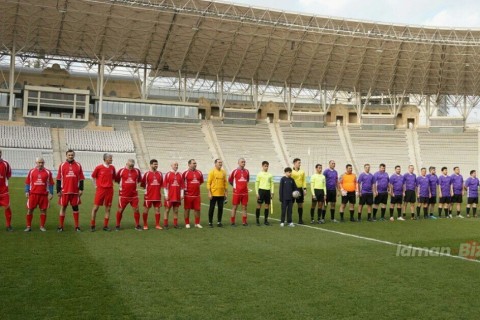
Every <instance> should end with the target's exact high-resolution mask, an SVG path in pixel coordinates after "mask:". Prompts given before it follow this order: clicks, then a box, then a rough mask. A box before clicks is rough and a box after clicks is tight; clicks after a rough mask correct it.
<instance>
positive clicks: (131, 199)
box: [0, 150, 274, 232]
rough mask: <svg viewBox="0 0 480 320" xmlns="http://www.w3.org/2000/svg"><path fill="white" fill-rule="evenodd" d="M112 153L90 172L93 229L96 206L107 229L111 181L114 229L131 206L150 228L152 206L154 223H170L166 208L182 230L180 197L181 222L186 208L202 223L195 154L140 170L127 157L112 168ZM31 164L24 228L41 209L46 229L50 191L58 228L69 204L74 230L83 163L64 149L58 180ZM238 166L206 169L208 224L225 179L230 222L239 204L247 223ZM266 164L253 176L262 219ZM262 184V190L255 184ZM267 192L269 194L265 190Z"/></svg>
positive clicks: (4, 196)
mask: <svg viewBox="0 0 480 320" xmlns="http://www.w3.org/2000/svg"><path fill="white" fill-rule="evenodd" d="M1 156H2V152H1V150H0V207H4V209H5V218H6V227H7V231H13V228H12V225H11V220H12V210H11V208H10V194H9V190H8V180H9V179H10V178H11V176H12V169H11V167H10V165H9V163H8V162H7V161H5V160H4V159H2V157H1ZM112 163H113V156H112V155H111V154H109V153H105V154H104V155H103V163H102V164H100V165H98V166H97V167H95V169H94V170H93V172H92V179H93V185H94V187H95V199H94V206H93V208H92V211H91V220H90V230H91V231H95V230H96V215H97V212H98V210H99V208H100V207H102V206H104V207H105V215H104V219H103V230H104V231H110V227H109V220H110V209H111V206H112V201H113V193H114V192H113V190H114V188H113V187H114V183H115V182H117V183H118V185H119V194H118V196H119V198H118V210H117V212H116V224H115V230H120V223H121V220H122V217H123V212H124V210H125V209H126V208H127V206H128V205H130V206H131V207H132V208H133V211H134V219H135V229H136V230H139V231H141V230H148V229H149V227H148V213H149V211H150V209H151V208H154V210H155V228H156V229H159V230H161V229H168V228H169V213H170V211H173V228H176V229H180V228H181V227H180V226H179V224H178V211H179V207H180V205H181V203H182V201H183V206H184V220H185V227H186V228H187V229H188V228H190V227H191V225H190V211H193V212H194V219H195V224H194V226H195V227H196V228H203V227H202V225H201V224H200V211H201V199H200V186H201V185H202V184H203V183H204V178H203V173H202V172H201V171H199V170H197V163H196V161H195V159H190V160H189V161H188V169H187V170H186V171H184V172H183V173H180V172H178V162H176V161H173V162H172V163H171V170H170V171H168V172H167V173H165V174H162V173H161V172H160V171H159V170H158V161H157V160H155V159H152V160H151V161H150V169H149V171H147V172H145V174H143V175H142V173H141V172H140V170H139V169H137V168H135V161H134V160H133V159H129V160H128V161H127V163H126V165H125V167H124V168H121V169H120V170H118V171H117V170H116V169H115V167H114V166H113V165H112ZM35 164H36V166H35V168H33V169H31V170H30V171H29V172H28V174H27V177H26V179H25V196H26V198H27V205H26V206H27V214H26V228H25V230H24V231H25V232H31V231H32V220H33V212H34V210H35V209H36V208H39V210H40V230H41V231H46V228H45V223H46V218H47V209H48V208H49V205H50V200H52V198H53V195H54V187H55V185H56V193H57V196H58V204H59V206H60V214H59V224H58V228H57V231H58V232H63V231H64V221H65V214H66V211H67V208H68V207H69V206H71V207H72V211H73V218H74V224H75V231H77V232H80V231H81V229H80V223H79V206H80V204H81V199H82V194H83V190H84V180H85V176H84V173H83V168H82V166H81V164H80V163H79V162H77V161H75V152H74V151H73V150H67V152H66V160H65V161H64V162H62V163H61V164H60V166H59V168H58V173H57V177H56V184H55V182H54V179H53V175H52V172H51V171H50V170H48V169H47V168H45V161H44V159H43V158H37V159H36V160H35ZM238 165H239V166H238V168H237V169H235V170H233V171H232V173H231V174H230V176H229V178H228V179H227V174H226V172H225V170H224V169H223V168H222V166H223V162H222V160H220V159H216V160H215V167H214V168H213V169H212V170H211V171H210V172H209V174H208V179H207V190H208V197H209V199H210V208H209V226H210V227H213V216H214V211H215V206H217V207H218V208H217V209H218V210H217V211H218V214H217V226H219V227H221V226H223V225H222V215H223V205H224V203H226V199H227V195H228V183H230V184H231V185H232V186H233V197H232V204H233V209H232V213H231V217H230V222H231V225H232V226H235V225H236V224H235V220H236V218H235V217H236V211H237V208H238V207H239V206H241V208H242V224H243V225H244V226H247V225H248V223H247V204H248V192H249V190H248V182H249V181H250V174H249V171H248V170H247V169H245V159H243V158H242V159H239V161H238ZM268 167H269V164H268V162H267V161H264V162H263V164H262V172H260V173H259V174H258V176H257V183H256V191H257V199H258V202H259V203H260V202H262V201H263V202H265V203H266V204H265V220H264V224H265V225H269V222H268V207H269V204H270V199H271V197H273V186H274V184H273V176H272V175H271V174H270V173H269V172H268ZM138 185H140V186H141V187H143V188H144V189H145V196H144V201H143V226H141V225H140V210H139V197H138V191H137V188H138ZM260 187H262V188H263V189H264V190H262V189H259V188H260ZM162 189H163V206H164V207H165V210H164V215H163V226H162V225H161V224H160V215H161V213H160V208H161V207H162ZM267 193H268V194H267ZM259 212H260V205H259V209H257V219H256V221H257V225H260V221H259V218H260V217H259V216H260V214H259Z"/></svg>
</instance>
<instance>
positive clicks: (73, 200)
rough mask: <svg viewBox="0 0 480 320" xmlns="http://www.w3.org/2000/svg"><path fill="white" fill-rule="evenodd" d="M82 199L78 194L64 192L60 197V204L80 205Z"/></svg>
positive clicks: (64, 205)
mask: <svg viewBox="0 0 480 320" xmlns="http://www.w3.org/2000/svg"><path fill="white" fill-rule="evenodd" d="M80 203H82V201H81V200H80V196H79V195H78V194H73V193H69V194H62V195H61V196H60V197H58V204H59V205H60V206H62V207H66V206H68V204H70V205H71V206H78V205H79V204H80Z"/></svg>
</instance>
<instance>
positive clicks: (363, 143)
mask: <svg viewBox="0 0 480 320" xmlns="http://www.w3.org/2000/svg"><path fill="white" fill-rule="evenodd" d="M133 13H134V14H133ZM30 17H34V18H33V19H31V18H30ZM93 17H95V18H97V19H96V20H95V21H97V22H96V24H93V23H90V21H89V20H90V19H93ZM125 17H128V18H125ZM0 19H2V21H5V23H4V24H2V25H1V28H2V29H0V43H1V44H2V46H1V47H2V48H1V49H0V51H1V54H0V73H1V74H2V77H1V78H0V79H3V80H0V118H1V119H3V120H2V122H1V123H0V124H1V126H0V130H1V131H0V132H1V136H0V147H1V148H2V150H5V151H4V158H5V159H8V160H9V161H10V162H11V163H12V166H13V167H14V168H16V169H22V170H25V169H28V168H29V167H31V166H33V164H34V158H35V157H37V156H43V157H44V158H45V159H46V160H47V166H48V167H54V168H56V167H57V166H58V165H59V163H60V161H62V159H63V158H64V152H65V150H66V149H67V148H73V149H75V150H76V151H77V157H78V159H79V161H81V162H83V164H84V169H85V170H86V171H91V170H93V166H94V165H95V164H98V163H100V162H101V159H102V154H103V153H104V152H112V153H114V164H115V165H116V166H123V164H124V163H125V161H126V160H127V159H128V158H135V159H136V160H137V164H138V166H139V167H140V168H141V169H143V170H146V169H147V168H148V161H149V160H150V159H151V158H157V159H158V160H159V161H160V169H161V170H162V171H166V170H168V168H169V163H170V162H171V161H172V160H176V161H179V162H180V168H185V167H186V161H187V160H188V159H190V158H196V159H197V161H198V163H199V169H200V170H202V171H204V172H206V171H207V170H208V169H210V167H211V166H212V165H213V160H214V159H215V158H222V159H224V160H225V167H226V169H227V170H232V169H233V168H235V166H236V161H237V159H238V158H239V157H245V158H246V159H247V166H248V167H249V168H250V170H251V171H252V172H255V171H256V169H259V168H260V162H261V161H262V160H268V161H269V162H270V164H271V167H270V168H271V171H272V172H273V173H274V175H276V176H280V175H282V169H283V167H285V166H287V165H290V164H291V162H292V159H293V158H294V157H299V158H302V160H303V166H304V168H305V169H306V171H307V173H312V171H313V166H314V165H315V164H316V163H322V164H323V165H324V166H326V164H327V162H328V160H330V159H334V160H336V162H337V169H338V170H339V171H342V170H343V168H344V166H345V164H347V163H352V164H353V165H354V168H355V170H356V171H357V172H359V171H361V170H362V167H363V164H364V163H367V162H368V163H370V164H371V165H372V166H373V167H374V168H375V167H377V166H378V164H379V163H380V162H385V163H386V164H387V170H390V171H391V169H392V168H393V166H394V165H396V164H400V165H402V167H406V166H407V165H408V164H414V165H415V166H416V167H420V166H430V165H434V166H437V168H438V167H440V166H442V165H446V166H448V167H452V166H454V165H458V166H460V167H461V168H463V169H464V172H465V171H467V170H470V169H476V168H477V166H478V164H479V162H480V161H479V157H480V155H479V149H480V148H479V147H478V143H479V137H478V135H479V133H478V129H477V128H476V127H469V126H468V124H467V122H468V119H469V118H470V117H471V115H472V111H473V110H474V109H475V108H477V107H478V104H479V103H480V85H479V84H480V81H479V79H478V77H479V74H478V72H475V70H478V69H479V68H480V62H479V61H480V60H479V59H478V54H477V53H476V48H477V47H478V44H477V39H478V38H479V37H480V31H471V30H461V29H455V30H449V29H441V28H422V27H410V26H402V25H387V24H378V23H373V22H359V21H349V20H342V19H333V18H326V17H318V16H308V15H304V14H296V13H288V12H277V11H274V10H268V9H261V8H255V7H245V6H239V5H234V4H229V3H223V2H217V1H200V0H194V1H180V0H170V1H151V0H149V1H147V0H144V1H141V0H137V1H106V0H100V1H98V0H97V1H90V0H80V1H75V2H71V1H63V0H62V1H57V0H46V1H42V2H38V1H34V0H20V1H17V2H11V1H1V0H0ZM79 21H80V24H79ZM110 22H113V23H110ZM27 26H28V27H27ZM133 26H134V27H133ZM212 34H213V35H214V36H212ZM52 35H53V36H52ZM79 70H82V71H79ZM452 111H454V112H452ZM449 112H450V113H454V114H455V115H456V117H452V116H449V115H448V113H449ZM447 141H448V142H447Z"/></svg>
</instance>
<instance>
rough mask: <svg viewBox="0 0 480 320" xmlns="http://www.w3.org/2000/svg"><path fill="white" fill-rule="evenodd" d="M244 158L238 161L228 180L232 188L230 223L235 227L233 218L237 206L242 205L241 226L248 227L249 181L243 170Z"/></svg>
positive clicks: (247, 174) (248, 173)
mask: <svg viewBox="0 0 480 320" xmlns="http://www.w3.org/2000/svg"><path fill="white" fill-rule="evenodd" d="M245 163H246V162H245V158H240V159H238V168H237V169H235V170H233V171H232V173H231V174H230V176H229V178H228V182H229V183H230V184H231V185H232V187H233V198H232V205H233V207H232V215H231V216H230V223H231V225H232V226H235V225H236V224H235V217H236V213H237V208H238V205H242V225H243V226H244V227H246V226H248V223H247V205H248V182H249V181H250V172H249V171H248V170H247V169H245Z"/></svg>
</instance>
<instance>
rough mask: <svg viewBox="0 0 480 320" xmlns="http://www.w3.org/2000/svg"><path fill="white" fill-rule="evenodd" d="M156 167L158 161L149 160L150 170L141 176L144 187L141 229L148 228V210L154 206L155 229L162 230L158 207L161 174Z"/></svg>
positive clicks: (160, 204)
mask: <svg viewBox="0 0 480 320" xmlns="http://www.w3.org/2000/svg"><path fill="white" fill-rule="evenodd" d="M157 169H158V161H157V160H155V159H152V160H150V171H147V172H146V173H145V174H144V175H143V178H142V182H141V184H140V185H141V187H142V188H145V198H144V201H143V230H148V223H147V221H148V211H149V210H150V208H151V207H154V208H155V229H158V230H162V229H163V228H162V227H161V226H160V207H161V206H162V185H163V175H162V173H161V172H160V171H158V170H157Z"/></svg>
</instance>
